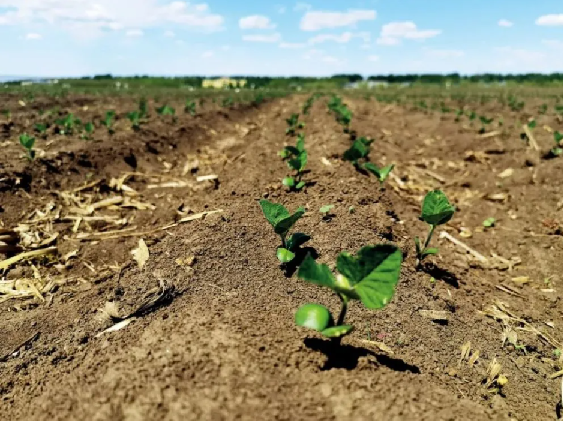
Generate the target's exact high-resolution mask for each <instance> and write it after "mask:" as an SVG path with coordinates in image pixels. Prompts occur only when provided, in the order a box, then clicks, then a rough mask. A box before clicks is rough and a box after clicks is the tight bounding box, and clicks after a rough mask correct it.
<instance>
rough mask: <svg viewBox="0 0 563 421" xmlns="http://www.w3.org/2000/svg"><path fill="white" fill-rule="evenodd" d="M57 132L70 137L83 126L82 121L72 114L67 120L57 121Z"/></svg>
mask: <svg viewBox="0 0 563 421" xmlns="http://www.w3.org/2000/svg"><path fill="white" fill-rule="evenodd" d="M56 124H57V126H58V127H57V130H58V132H59V134H62V135H70V134H73V133H74V130H75V129H76V128H77V126H81V125H82V121H80V119H78V118H75V117H74V114H72V113H70V114H68V115H67V116H66V117H65V118H61V119H58V120H57V121H56Z"/></svg>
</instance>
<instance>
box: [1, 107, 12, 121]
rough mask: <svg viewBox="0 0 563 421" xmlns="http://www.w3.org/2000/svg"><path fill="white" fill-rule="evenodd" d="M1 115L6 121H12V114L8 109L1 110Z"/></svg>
mask: <svg viewBox="0 0 563 421" xmlns="http://www.w3.org/2000/svg"><path fill="white" fill-rule="evenodd" d="M2 115H3V116H4V117H6V118H7V119H8V120H11V119H12V112H11V111H10V110H8V109H4V110H2Z"/></svg>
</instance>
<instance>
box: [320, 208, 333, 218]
mask: <svg viewBox="0 0 563 421" xmlns="http://www.w3.org/2000/svg"><path fill="white" fill-rule="evenodd" d="M332 209H334V205H324V206H323V207H322V208H320V209H319V212H320V213H321V214H322V215H323V219H324V220H330V219H331V216H332V215H331V214H330V211H331V210H332Z"/></svg>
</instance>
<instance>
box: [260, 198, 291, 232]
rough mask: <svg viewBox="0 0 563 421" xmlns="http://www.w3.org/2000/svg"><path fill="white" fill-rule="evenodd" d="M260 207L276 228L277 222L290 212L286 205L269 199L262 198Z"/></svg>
mask: <svg viewBox="0 0 563 421" xmlns="http://www.w3.org/2000/svg"><path fill="white" fill-rule="evenodd" d="M260 207H261V208H262V212H263V213H264V216H265V217H266V219H267V220H268V222H269V223H270V224H271V225H272V227H274V228H275V226H276V224H277V223H278V222H279V221H281V220H282V219H284V218H287V217H288V216H289V215H290V214H289V211H288V210H287V209H286V208H285V206H284V205H280V204H279V203H272V202H270V201H269V200H265V199H263V200H260Z"/></svg>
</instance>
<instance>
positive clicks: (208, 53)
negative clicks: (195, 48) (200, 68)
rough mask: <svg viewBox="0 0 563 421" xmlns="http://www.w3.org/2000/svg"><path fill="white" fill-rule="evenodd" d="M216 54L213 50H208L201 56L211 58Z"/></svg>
mask: <svg viewBox="0 0 563 421" xmlns="http://www.w3.org/2000/svg"><path fill="white" fill-rule="evenodd" d="M214 55H215V53H214V52H213V51H206V52H205V53H203V54H202V55H201V57H203V58H211V57H213V56H214Z"/></svg>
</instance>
